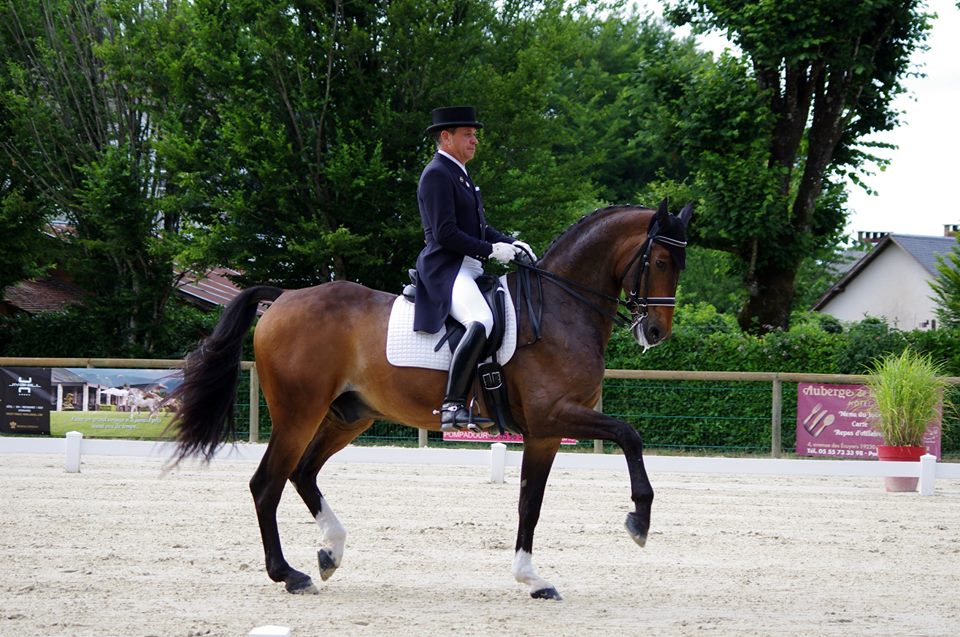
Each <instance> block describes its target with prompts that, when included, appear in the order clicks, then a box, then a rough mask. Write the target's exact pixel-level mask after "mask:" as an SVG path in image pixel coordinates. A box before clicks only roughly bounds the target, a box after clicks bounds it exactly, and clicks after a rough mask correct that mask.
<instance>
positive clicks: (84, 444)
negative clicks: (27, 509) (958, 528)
mask: <svg viewBox="0 0 960 637" xmlns="http://www.w3.org/2000/svg"><path fill="white" fill-rule="evenodd" d="M71 434H76V435H75V436H71ZM67 436H68V438H66V439H65V438H20V437H0V454H8V453H32V454H51V455H63V456H64V467H65V470H67V471H72V472H76V471H79V470H80V466H81V457H82V456H83V455H95V456H134V457H151V458H161V459H168V458H172V457H173V455H174V449H175V444H174V443H172V442H150V441H142V440H106V439H83V438H82V436H81V435H80V434H78V433H76V432H70V433H69V434H67ZM265 450H266V445H263V444H247V443H241V444H236V445H225V446H223V447H221V448H220V449H219V450H218V451H217V453H216V455H215V458H222V459H234V460H248V461H259V460H260V458H262V457H263V453H264V451H265ZM521 458H522V452H521V451H507V448H506V445H504V444H502V443H495V444H493V445H491V446H490V448H489V449H429V448H419V449H410V448H408V447H403V448H399V447H355V446H350V447H347V448H346V449H344V450H342V451H340V452H339V453H337V454H336V455H335V456H333V458H331V460H330V461H331V462H355V463H371V464H419V465H427V464H430V465H462V466H487V465H489V466H490V479H491V481H492V482H495V483H502V482H503V472H504V468H505V467H519V466H520V461H521ZM645 462H646V466H647V469H648V470H650V471H657V472H662V473H671V472H672V473H718V474H730V475H744V474H753V475H756V474H766V475H797V476H816V475H823V476H847V477H851V476H853V477H874V476H876V477H918V478H919V479H920V483H919V491H920V494H921V495H933V494H934V490H935V484H936V480H938V479H947V480H960V463H943V462H937V459H936V458H935V457H934V456H932V455H929V454H928V455H925V456H924V457H923V458H922V459H921V460H920V462H886V461H876V460H785V459H773V458H702V457H688V456H646V458H645ZM554 467H556V468H558V469H602V470H614V471H618V470H622V471H625V470H626V466H625V464H624V460H623V456H620V455H597V454H587V453H559V454H557V459H556V461H555V462H554Z"/></svg>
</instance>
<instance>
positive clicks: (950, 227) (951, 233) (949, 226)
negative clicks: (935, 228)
mask: <svg viewBox="0 0 960 637" xmlns="http://www.w3.org/2000/svg"><path fill="white" fill-rule="evenodd" d="M958 234H960V223H945V224H943V236H945V237H955V236H957V235H958Z"/></svg>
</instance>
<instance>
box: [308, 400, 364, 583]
mask: <svg viewBox="0 0 960 637" xmlns="http://www.w3.org/2000/svg"><path fill="white" fill-rule="evenodd" d="M371 424H373V421H372V420H365V421H358V422H355V423H350V424H346V423H343V422H342V421H340V420H338V419H336V418H334V417H333V416H330V415H328V416H327V418H326V419H325V420H324V422H323V424H321V425H320V429H319V430H318V431H317V433H316V435H315V436H314V438H313V441H312V442H311V443H310V446H309V447H308V448H307V451H306V453H305V454H303V457H302V458H301V459H300V462H299V463H298V464H297V468H296V469H295V470H294V472H293V475H291V476H290V481H291V482H293V484H294V486H295V487H296V488H297V493H299V494H300V497H301V498H303V502H304V504H306V505H307V508H308V509H309V510H310V515H312V516H313V519H314V520H316V521H317V525H318V526H319V527H320V534H321V547H320V549H319V550H318V551H317V563H318V564H319V566H320V579H322V580H323V581H327V580H328V579H330V576H331V575H333V573H334V571H336V570H337V568H339V566H340V563H341V561H342V560H343V547H344V544H345V543H346V539H347V531H346V529H344V528H343V525H342V524H341V523H340V520H339V519H337V516H336V514H334V512H333V509H332V508H331V507H330V505H329V504H328V503H327V500H326V499H325V498H324V497H323V494H322V493H320V489H319V488H318V487H317V474H318V473H320V469H321V468H323V465H324V464H325V463H326V461H327V460H329V459H330V457H331V456H332V455H333V454H335V453H336V452H338V451H340V450H341V449H343V448H344V447H346V446H347V445H348V444H350V441H351V440H353V439H354V438H356V437H357V436H358V435H360V433H362V432H363V431H364V430H366V429H367V428H368V427H369V426H370V425H371Z"/></svg>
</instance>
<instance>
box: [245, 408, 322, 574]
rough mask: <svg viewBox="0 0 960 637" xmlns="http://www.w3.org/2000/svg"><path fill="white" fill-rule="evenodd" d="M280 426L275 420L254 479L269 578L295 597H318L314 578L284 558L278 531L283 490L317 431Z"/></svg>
mask: <svg viewBox="0 0 960 637" xmlns="http://www.w3.org/2000/svg"><path fill="white" fill-rule="evenodd" d="M278 424H279V419H277V418H274V433H273V435H272V436H271V437H270V443H269V444H268V445H267V450H266V452H264V454H263V459H262V460H261V461H260V466H259V467H257V470H256V472H254V474H253V477H252V478H251V479H250V492H251V493H252V494H253V502H254V504H255V505H256V508H257V522H258V523H259V524H260V538H261V540H262V541H263V552H264V556H265V558H266V564H267V575H269V576H270V579H272V580H273V581H275V582H283V583H284V584H285V585H286V589H287V591H289V592H291V593H316V592H317V588H316V587H315V586H314V585H313V581H312V580H311V579H310V576H309V575H307V574H306V573H301V572H300V571H298V570H296V569H294V568H292V567H291V566H290V565H289V564H288V563H287V560H286V559H285V558H284V557H283V549H282V548H281V547H280V532H279V530H278V529H277V505H278V504H280V497H281V496H282V495H283V488H284V487H285V486H286V484H287V479H288V478H289V477H290V476H291V474H292V473H293V470H294V468H295V467H296V466H297V464H298V463H299V462H300V458H301V457H302V456H303V452H304V450H305V449H306V448H307V445H308V444H309V443H310V436H311V435H312V433H313V430H314V428H313V427H310V428H309V429H307V427H305V426H303V427H301V428H300V429H294V428H289V429H288V428H287V427H280V426H278Z"/></svg>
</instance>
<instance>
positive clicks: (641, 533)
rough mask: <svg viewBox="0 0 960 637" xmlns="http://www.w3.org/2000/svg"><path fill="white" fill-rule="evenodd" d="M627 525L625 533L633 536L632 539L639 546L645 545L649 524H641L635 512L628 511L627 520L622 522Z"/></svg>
mask: <svg viewBox="0 0 960 637" xmlns="http://www.w3.org/2000/svg"><path fill="white" fill-rule="evenodd" d="M623 525H624V526H625V527H627V533H629V534H630V537H632V538H633V541H634V542H636V543H637V544H639V545H640V546H645V545H646V543H647V530H648V529H649V528H650V524H649V523H647V524H643V523H641V522H640V520H639V519H638V518H637V514H636V513H633V512H631V513H628V514H627V521H626V522H624V524H623Z"/></svg>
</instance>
